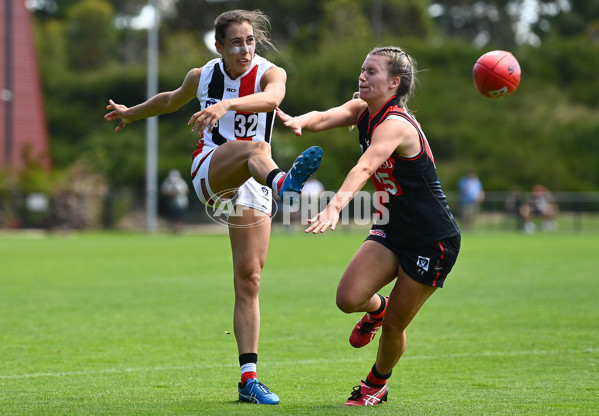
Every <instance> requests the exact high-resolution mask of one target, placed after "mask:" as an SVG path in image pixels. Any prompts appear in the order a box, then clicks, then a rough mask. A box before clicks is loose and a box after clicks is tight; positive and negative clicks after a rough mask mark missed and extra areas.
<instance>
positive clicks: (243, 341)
mask: <svg viewBox="0 0 599 416" xmlns="http://www.w3.org/2000/svg"><path fill="white" fill-rule="evenodd" d="M243 208H244V209H243V210H242V214H241V215H240V216H231V217H230V218H229V222H230V225H229V237H230V240H231V249H232V251H233V282H234V288H235V312H234V317H233V326H234V330H235V338H236V340H237V348H238V350H239V354H246V353H257V352H258V338H259V336H260V306H259V302H258V291H259V289H260V276H261V274H262V269H263V268H264V263H265V262H266V255H267V253H268V243H269V239H270V225H271V224H270V221H263V222H262V223H261V224H259V225H257V226H251V227H247V228H243V227H239V225H244V224H253V223H256V222H257V220H258V219H260V218H262V217H263V216H266V214H264V213H262V212H260V211H257V210H254V209H251V208H247V207H243Z"/></svg>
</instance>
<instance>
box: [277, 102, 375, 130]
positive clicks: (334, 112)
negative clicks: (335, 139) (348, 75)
mask: <svg viewBox="0 0 599 416" xmlns="http://www.w3.org/2000/svg"><path fill="white" fill-rule="evenodd" d="M365 108H366V102H365V101H362V100H359V99H353V100H350V101H348V102H346V103H345V104H343V105H341V106H339V107H333V108H330V109H328V110H326V111H311V112H309V113H306V114H302V115H301V116H297V117H292V116H290V115H289V114H286V113H284V112H283V110H281V109H280V108H277V116H278V117H279V118H280V119H281V121H282V122H283V124H284V125H285V126H287V127H289V128H290V129H291V130H293V132H294V133H295V134H296V136H301V135H302V130H307V131H312V132H316V131H321V130H327V129H331V128H334V127H343V126H352V125H354V124H356V123H357V121H358V117H360V114H361V113H362V111H364V109H365Z"/></svg>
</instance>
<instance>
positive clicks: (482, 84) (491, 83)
mask: <svg viewBox="0 0 599 416" xmlns="http://www.w3.org/2000/svg"><path fill="white" fill-rule="evenodd" d="M472 79H473V80H474V85H475V86H476V88H477V89H478V90H479V91H480V93H481V94H482V95H484V96H485V97H489V98H501V97H507V96H508V95H510V94H511V93H513V92H514V91H516V88H518V85H520V64H519V63H518V60H517V59H516V58H515V57H514V55H512V54H511V53H510V52H507V51H491V52H487V53H485V54H484V55H483V56H481V57H480V58H478V60H477V61H476V63H475V64H474V68H473V69H472Z"/></svg>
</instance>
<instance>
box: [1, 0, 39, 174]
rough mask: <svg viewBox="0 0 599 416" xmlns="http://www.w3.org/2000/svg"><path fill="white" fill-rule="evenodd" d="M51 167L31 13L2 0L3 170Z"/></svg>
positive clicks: (20, 1)
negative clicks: (28, 165)
mask: <svg viewBox="0 0 599 416" xmlns="http://www.w3.org/2000/svg"><path fill="white" fill-rule="evenodd" d="M31 162H32V163H34V164H37V165H41V166H43V167H45V168H48V169H49V168H50V166H51V158H50V149H49V143H48V131H47V126H46V118H45V114H44V106H43V97H42V89H41V83H40V76H39V68H38V63H37V56H36V51H35V44H34V39H33V26H32V17H31V12H30V11H29V10H28V9H27V8H26V7H25V0H0V170H22V169H23V168H25V167H26V166H27V164H28V163H31Z"/></svg>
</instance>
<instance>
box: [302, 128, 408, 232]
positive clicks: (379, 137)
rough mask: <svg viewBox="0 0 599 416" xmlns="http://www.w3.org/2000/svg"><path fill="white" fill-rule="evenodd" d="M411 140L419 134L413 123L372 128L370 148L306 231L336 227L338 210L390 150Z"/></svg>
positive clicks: (384, 158)
mask: <svg viewBox="0 0 599 416" xmlns="http://www.w3.org/2000/svg"><path fill="white" fill-rule="evenodd" d="M414 141H418V134H417V133H416V130H414V128H413V127H412V126H410V125H408V124H406V123H403V122H400V121H398V120H387V121H385V122H383V123H382V124H381V125H380V126H379V127H378V128H377V129H376V130H375V132H374V135H373V137H372V141H371V144H370V147H369V148H368V149H367V150H366V152H364V154H363V155H362V157H360V159H359V160H358V163H357V164H356V166H354V167H353V168H352V169H351V170H350V171H349V173H348V174H347V176H346V178H345V180H344V181H343V184H342V185H341V188H339V191H337V193H336V194H335V196H334V197H333V199H331V202H329V204H328V205H327V206H326V207H325V209H324V210H322V211H321V212H320V213H319V214H317V215H316V216H315V217H314V218H312V219H309V220H308V222H309V223H310V224H311V225H310V226H309V227H308V228H306V232H307V233H309V232H313V233H314V234H316V233H318V232H321V233H324V232H325V231H326V230H327V229H329V228H330V229H331V230H335V227H336V226H337V222H338V221H339V216H340V215H341V211H342V210H343V208H345V206H346V205H347V204H349V202H350V201H351V200H352V199H353V198H354V196H355V195H356V193H358V192H359V191H360V190H361V189H362V187H363V186H364V184H365V183H366V181H367V180H368V178H370V177H371V176H372V175H373V174H374V172H375V171H376V170H377V169H378V168H379V166H381V165H382V164H383V163H384V162H385V161H386V160H387V159H388V158H389V157H390V156H391V155H392V154H393V152H395V151H396V150H398V149H400V148H401V147H402V146H404V145H406V144H411V143H412V142H414Z"/></svg>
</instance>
